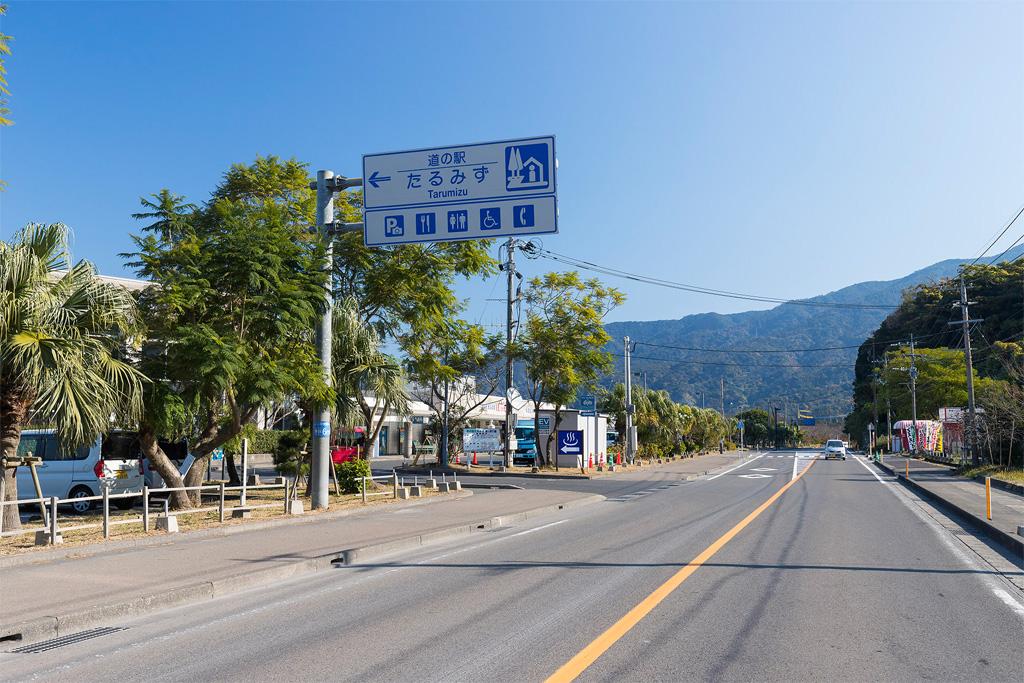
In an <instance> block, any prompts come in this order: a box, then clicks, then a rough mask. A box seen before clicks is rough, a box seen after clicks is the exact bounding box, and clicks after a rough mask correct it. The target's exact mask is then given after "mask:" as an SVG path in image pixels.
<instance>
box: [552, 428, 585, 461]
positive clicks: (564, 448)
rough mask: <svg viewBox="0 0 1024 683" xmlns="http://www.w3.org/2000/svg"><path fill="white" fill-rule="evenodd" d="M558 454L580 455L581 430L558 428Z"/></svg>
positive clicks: (581, 444)
mask: <svg viewBox="0 0 1024 683" xmlns="http://www.w3.org/2000/svg"><path fill="white" fill-rule="evenodd" d="M558 454H559V455H582V454H583V432H582V431H580V430H577V429H568V430H563V429H559V430H558Z"/></svg>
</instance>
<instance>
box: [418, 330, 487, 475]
mask: <svg viewBox="0 0 1024 683" xmlns="http://www.w3.org/2000/svg"><path fill="white" fill-rule="evenodd" d="M402 346H403V348H404V349H405V351H406V354H407V356H408V359H407V361H406V366H407V367H408V370H409V375H410V377H411V379H412V381H413V383H414V384H413V387H412V389H411V395H412V397H413V398H415V399H416V400H418V401H421V402H423V403H425V404H426V405H427V406H428V407H429V408H430V409H431V411H433V413H434V418H435V421H436V423H437V424H438V425H439V426H440V431H441V443H440V444H439V446H440V450H439V451H438V457H439V458H440V459H441V460H442V461H443V462H448V461H449V459H450V458H451V456H452V455H453V454H457V453H458V451H459V448H458V442H457V441H453V439H452V435H458V434H460V433H461V431H462V429H463V427H465V425H466V424H467V422H468V420H469V417H470V415H472V414H473V413H474V412H476V411H477V410H479V409H480V407H481V406H483V405H484V404H485V403H487V402H488V401H490V400H491V397H492V396H493V395H494V393H495V392H496V391H497V390H498V387H499V386H500V383H501V377H502V375H503V373H504V365H503V362H502V361H503V357H502V351H503V342H502V339H501V337H500V335H488V334H487V333H486V332H485V331H484V328H483V327H481V326H480V325H473V324H470V323H468V322H466V321H465V320H462V319H459V318H455V319H447V320H443V321H441V322H440V323H438V324H434V325H430V326H426V325H424V326H419V327H418V328H417V329H415V330H412V331H410V332H409V334H407V335H406V336H405V337H404V338H403V339H402Z"/></svg>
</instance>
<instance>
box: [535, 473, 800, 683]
mask: <svg viewBox="0 0 1024 683" xmlns="http://www.w3.org/2000/svg"><path fill="white" fill-rule="evenodd" d="M813 464H814V461H813V460H811V461H810V464H808V465H807V467H805V468H804V469H803V471H802V472H800V474H798V475H797V476H796V478H795V479H790V480H789V481H788V482H787V483H786V484H785V485H784V486H783V487H782V488H780V489H779V490H778V491H776V492H775V493H774V494H772V496H771V498H769V499H768V500H766V501H765V502H763V503H761V505H759V506H758V507H757V509H755V510H754V511H753V512H751V513H750V514H749V515H747V516H746V517H744V518H743V519H742V520H741V521H740V522H739V524H737V525H736V526H734V527H733V528H731V529H729V530H728V531H726V532H725V533H724V534H723V535H722V536H721V537H720V538H719V539H718V540H717V541H715V542H714V543H712V544H711V545H709V546H708V547H707V548H705V549H704V551H703V552H702V553H701V554H700V555H698V556H697V557H695V558H693V560H691V561H690V563H689V564H687V565H686V566H685V567H683V568H682V569H680V570H679V571H678V572H676V573H675V574H673V575H672V577H671V578H670V579H669V580H668V581H666V582H665V583H663V584H661V585H660V586H658V587H657V588H656V589H655V590H654V592H653V593H651V594H650V595H648V596H647V597H646V598H644V599H643V600H641V601H640V602H639V603H638V604H637V605H636V607H634V608H633V609H631V610H629V611H628V612H626V614H625V615H623V616H622V618H621V619H619V620H618V621H616V622H615V623H614V624H612V625H611V626H610V627H609V628H608V630H606V631H605V632H604V633H602V634H601V635H599V636H598V637H597V638H595V639H594V640H593V641H592V642H591V643H590V645H587V646H586V647H585V648H583V649H582V650H580V651H579V652H578V653H577V654H576V656H575V657H573V658H572V659H570V660H569V661H568V662H566V663H565V664H563V665H562V666H561V667H560V668H559V669H558V671H556V672H555V673H553V674H551V675H550V676H549V677H548V679H547V681H545V683H569V681H573V680H576V677H577V676H579V675H580V674H581V673H583V672H584V671H586V669H587V667H589V666H590V665H591V664H593V663H594V662H595V661H597V658H598V657H600V656H601V655H603V654H604V653H605V652H607V651H608V648H610V647H611V646H612V645H614V644H615V643H616V642H618V640H619V639H620V638H622V636H624V635H626V634H627V633H628V632H629V631H630V629H632V628H633V627H634V626H636V625H637V624H638V623H640V620H641V619H643V618H644V617H646V616H647V615H648V614H649V613H650V611H651V610H653V609H654V608H655V607H657V606H658V604H660V603H661V601H662V600H664V599H665V598H667V597H668V596H669V595H671V594H672V591H674V590H675V589H676V588H679V586H680V584H682V583H683V581H686V579H688V578H690V575H691V574H693V573H694V572H695V571H697V568H698V567H700V566H701V565H703V564H704V563H705V562H707V561H708V560H710V559H711V557H712V556H713V555H714V554H715V553H717V552H718V551H719V550H721V549H722V547H723V546H725V544H726V543H728V542H729V541H731V540H732V539H733V537H734V536H736V534H738V533H739V532H741V531H743V529H744V528H745V527H746V526H747V525H748V524H750V523H751V522H753V521H754V520H755V519H757V517H758V515H760V514H761V513H762V512H764V511H765V510H767V509H768V507H769V506H770V505H771V504H772V503H774V502H775V501H777V500H778V499H779V498H780V497H781V496H782V494H783V493H785V492H786V491H788V490H789V488H790V487H791V486H793V484H795V483H797V482H798V481H800V479H801V478H802V477H803V476H804V475H805V474H807V470H809V469H811V465H813Z"/></svg>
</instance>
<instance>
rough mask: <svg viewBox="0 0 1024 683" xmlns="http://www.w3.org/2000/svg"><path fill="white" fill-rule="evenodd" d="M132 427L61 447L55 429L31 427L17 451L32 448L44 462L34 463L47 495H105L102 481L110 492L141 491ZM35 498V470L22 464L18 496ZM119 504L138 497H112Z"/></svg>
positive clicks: (77, 506)
mask: <svg viewBox="0 0 1024 683" xmlns="http://www.w3.org/2000/svg"><path fill="white" fill-rule="evenodd" d="M132 441H135V442H136V444H137V439H136V437H135V435H134V434H132V433H131V432H112V433H110V434H107V435H106V436H104V437H103V438H101V439H97V440H96V441H95V442H94V443H93V444H92V445H90V446H79V447H78V448H76V449H67V448H62V447H61V445H60V443H59V441H58V439H57V434H56V433H55V432H54V431H53V430H52V429H27V430H25V431H23V432H22V433H21V442H20V443H19V444H18V455H19V456H25V455H28V454H29V453H31V454H32V455H34V456H36V457H37V458H42V460H43V461H42V462H41V463H39V464H37V465H36V472H38V474H39V486H40V488H41V489H42V492H43V497H44V498H50V497H52V496H56V497H58V498H88V497H90V496H98V495H101V494H102V492H103V489H102V488H101V480H102V481H106V482H108V483H109V485H110V492H111V493H128V492H136V491H141V490H142V483H143V471H142V462H141V460H139V456H138V448H137V446H136V447H135V448H134V449H133V448H132V447H131V443H132ZM35 497H36V490H35V486H34V485H33V483H32V473H31V472H30V471H29V468H28V467H19V468H18V498H20V499H22V500H30V499H32V498H35ZM114 502H115V504H116V505H117V506H118V507H125V508H128V507H131V506H132V505H133V504H134V503H136V502H138V501H136V500H133V499H131V498H126V499H118V500H117V501H114ZM95 504H96V501H82V502H76V503H72V504H71V507H72V508H73V509H74V511H75V512H78V513H84V512H88V511H89V510H90V509H92V507H94V506H95Z"/></svg>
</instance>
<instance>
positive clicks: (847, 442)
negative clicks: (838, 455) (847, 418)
mask: <svg viewBox="0 0 1024 683" xmlns="http://www.w3.org/2000/svg"><path fill="white" fill-rule="evenodd" d="M843 448H845V449H846V450H850V442H849V441H844V442H843Z"/></svg>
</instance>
